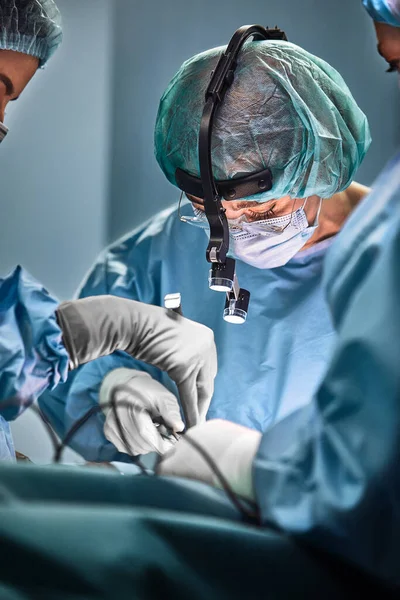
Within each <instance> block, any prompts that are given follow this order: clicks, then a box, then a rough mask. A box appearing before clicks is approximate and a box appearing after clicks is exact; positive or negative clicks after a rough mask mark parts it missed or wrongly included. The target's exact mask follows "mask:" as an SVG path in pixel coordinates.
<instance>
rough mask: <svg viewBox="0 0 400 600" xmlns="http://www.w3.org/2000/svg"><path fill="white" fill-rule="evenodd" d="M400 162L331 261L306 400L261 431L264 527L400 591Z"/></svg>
mask: <svg viewBox="0 0 400 600" xmlns="http://www.w3.org/2000/svg"><path fill="white" fill-rule="evenodd" d="M399 257H400V153H399V154H398V155H397V157H395V159H394V160H393V161H391V163H390V164H389V165H388V166H387V168H386V169H385V171H384V172H383V173H382V175H381V176H380V177H379V179H378V180H377V182H376V185H375V186H374V187H373V190H372V192H371V193H370V194H369V196H368V197H367V198H366V199H365V200H364V201H363V202H362V203H361V205H360V206H359V207H358V208H357V209H356V211H355V212H354V213H353V214H352V216H351V217H350V219H349V220H348V222H347V223H346V225H345V226H344V228H343V229H342V231H341V232H340V234H339V235H338V237H337V239H336V241H335V243H334V244H333V246H332V248H331V252H330V254H329V256H328V257H327V261H326V272H325V278H324V286H325V288H326V290H327V296H328V301H329V306H330V309H331V314H332V317H333V321H334V325H335V328H336V330H337V336H338V337H337V342H336V345H335V349H334V353H333V358H332V361H331V364H330V367H329V370H328V372H327V375H326V377H325V378H324V380H323V382H322V384H321V385H320V387H319V389H318V392H317V394H316V395H315V396H314V400H313V403H312V404H311V405H309V407H307V409H303V410H300V411H297V413H294V414H292V415H291V416H290V417H289V418H288V419H287V420H286V421H282V422H281V423H280V424H278V425H277V426H276V427H274V428H272V429H271V430H269V431H267V432H266V433H265V434H264V437H263V440H262V443H261V446H260V449H259V453H258V456H257V459H256V462H255V482H256V488H257V497H258V501H259V504H260V506H261V510H262V514H263V519H264V521H265V522H270V521H272V522H274V523H276V524H277V525H278V526H279V527H281V528H282V529H284V530H285V531H286V532H288V533H291V534H295V535H296V536H299V537H300V538H301V539H305V540H307V541H308V542H309V543H312V544H313V545H315V546H317V547H319V548H321V549H325V550H329V551H331V552H334V553H336V554H337V555H340V556H341V557H345V558H346V559H348V560H349V561H351V562H352V563H354V564H357V565H358V566H359V567H360V568H362V569H363V570H365V572H368V573H370V574H372V575H374V576H375V577H377V578H379V579H380V580H382V581H384V582H385V583H387V584H390V585H392V586H395V587H396V588H397V589H398V588H399V587H400V571H399V568H398V556H399V540H400V517H399V515H400V497H399V490H400V475H399V473H400V470H399V465H400V444H399V439H400V411H399V401H400V368H399V365H400V341H399V340H400V318H399V306H400V270H399Z"/></svg>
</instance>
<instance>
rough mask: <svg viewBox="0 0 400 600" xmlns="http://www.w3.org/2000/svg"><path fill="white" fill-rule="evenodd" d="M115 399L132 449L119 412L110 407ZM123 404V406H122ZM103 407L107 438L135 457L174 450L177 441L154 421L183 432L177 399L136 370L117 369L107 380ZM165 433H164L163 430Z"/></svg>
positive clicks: (148, 376)
mask: <svg viewBox="0 0 400 600" xmlns="http://www.w3.org/2000/svg"><path fill="white" fill-rule="evenodd" d="M113 394H115V395H114V398H115V402H116V405H117V411H118V412H117V414H118V416H119V420H120V423H121V427H122V429H123V431H124V434H125V438H126V441H127V444H128V447H127V446H126V445H125V442H124V440H123V438H122V437H121V434H120V429H119V427H118V423H117V420H116V416H115V411H114V410H113V409H112V408H111V407H109V406H107V405H108V403H109V402H110V401H111V400H112V398H113ZM120 401H123V404H121V405H120V406H119V405H118V403H119V402H120ZM100 404H101V406H102V407H103V412H104V413H105V414H106V421H105V425H104V435H105V436H106V438H107V439H108V440H109V441H110V442H111V443H112V444H114V446H115V447H116V448H117V449H118V450H119V451H120V452H125V453H126V454H131V455H132V456H137V455H139V454H148V453H149V452H158V453H159V454H164V453H165V452H166V451H167V450H170V449H171V448H172V447H173V446H174V444H175V443H176V440H175V439H174V438H173V437H172V438H166V437H163V436H162V435H161V434H160V431H159V429H160V428H159V427H157V425H156V424H155V423H154V421H153V420H154V419H162V421H163V422H164V423H165V425H166V426H167V427H168V428H170V429H171V430H173V431H174V433H178V432H179V431H183V429H184V424H183V421H182V419H181V413H180V408H179V404H178V401H177V399H176V398H175V396H174V395H173V394H172V393H171V392H170V391H169V390H167V389H166V388H165V387H164V386H163V385H162V384H161V383H159V382H158V381H155V380H154V379H153V378H152V377H151V376H150V375H149V374H148V373H143V372H142V371H137V370H135V369H115V370H114V371H111V372H110V373H109V374H108V375H107V376H106V377H105V378H104V380H103V383H102V385H101V388H100ZM161 431H162V429H161Z"/></svg>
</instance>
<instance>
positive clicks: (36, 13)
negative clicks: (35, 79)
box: [0, 0, 62, 67]
mask: <svg viewBox="0 0 400 600" xmlns="http://www.w3.org/2000/svg"><path fill="white" fill-rule="evenodd" d="M61 41H62V28H61V15H60V11H59V10H58V8H57V5H56V4H55V3H54V2H53V0H0V50H14V51H15V52H21V53H22V54H29V55H31V56H36V57H37V58H38V59H39V65H40V67H43V66H44V65H45V64H46V62H47V61H48V60H49V58H50V57H51V55H52V54H53V53H54V51H55V50H56V49H57V48H58V46H59V45H60V44H61Z"/></svg>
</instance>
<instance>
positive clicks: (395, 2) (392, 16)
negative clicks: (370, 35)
mask: <svg viewBox="0 0 400 600" xmlns="http://www.w3.org/2000/svg"><path fill="white" fill-rule="evenodd" d="M363 4H364V6H365V8H366V9H367V11H368V13H369V15H370V16H371V17H372V18H373V20H374V21H377V22H378V23H386V24H387V25H393V26H394V27H400V0H363Z"/></svg>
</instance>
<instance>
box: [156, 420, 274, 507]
mask: <svg viewBox="0 0 400 600" xmlns="http://www.w3.org/2000/svg"><path fill="white" fill-rule="evenodd" d="M187 437H188V438H190V439H193V440H194V441H195V442H197V444H198V445H200V446H201V447H202V448H204V450H205V451H206V452H207V454H208V455H209V456H210V457H211V458H212V459H213V461H214V462H215V463H216V465H217V467H219V470H220V471H221V473H222V475H224V477H225V479H226V480H227V482H228V483H229V485H230V487H231V488H232V490H233V491H234V492H235V493H236V494H237V495H238V496H242V497H243V498H245V499H247V500H251V501H255V493H254V486H253V475H252V471H253V461H254V458H255V455H256V453H257V450H258V446H259V445H260V441H261V437H262V434H261V433H260V432H258V431H254V430H253V429H248V428H247V427H243V426H242V425H236V423H231V422H230V421H223V420H222V419H215V420H211V421H207V422H206V423H203V424H201V425H198V426H197V427H193V428H192V429H190V430H189V431H188V432H187V433H186V434H185V435H184V436H182V437H181V439H180V441H179V442H178V443H177V444H176V446H175V447H174V448H173V449H172V450H171V451H170V452H168V454H167V455H166V456H165V457H164V459H163V460H162V461H161V462H160V463H159V466H158V468H157V474H158V475H165V476H175V477H187V478H188V479H197V480H198V481H202V482H203V483H208V484H209V485H213V486H215V487H218V488H221V487H222V486H221V483H220V481H219V479H218V477H216V475H215V474H214V473H213V471H212V470H211V468H210V467H209V466H208V463H207V462H206V461H205V460H204V458H203V457H202V455H201V454H200V453H199V452H198V451H197V450H196V449H195V448H194V447H193V446H192V445H191V444H190V443H189V442H187V441H186V438H187Z"/></svg>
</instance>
